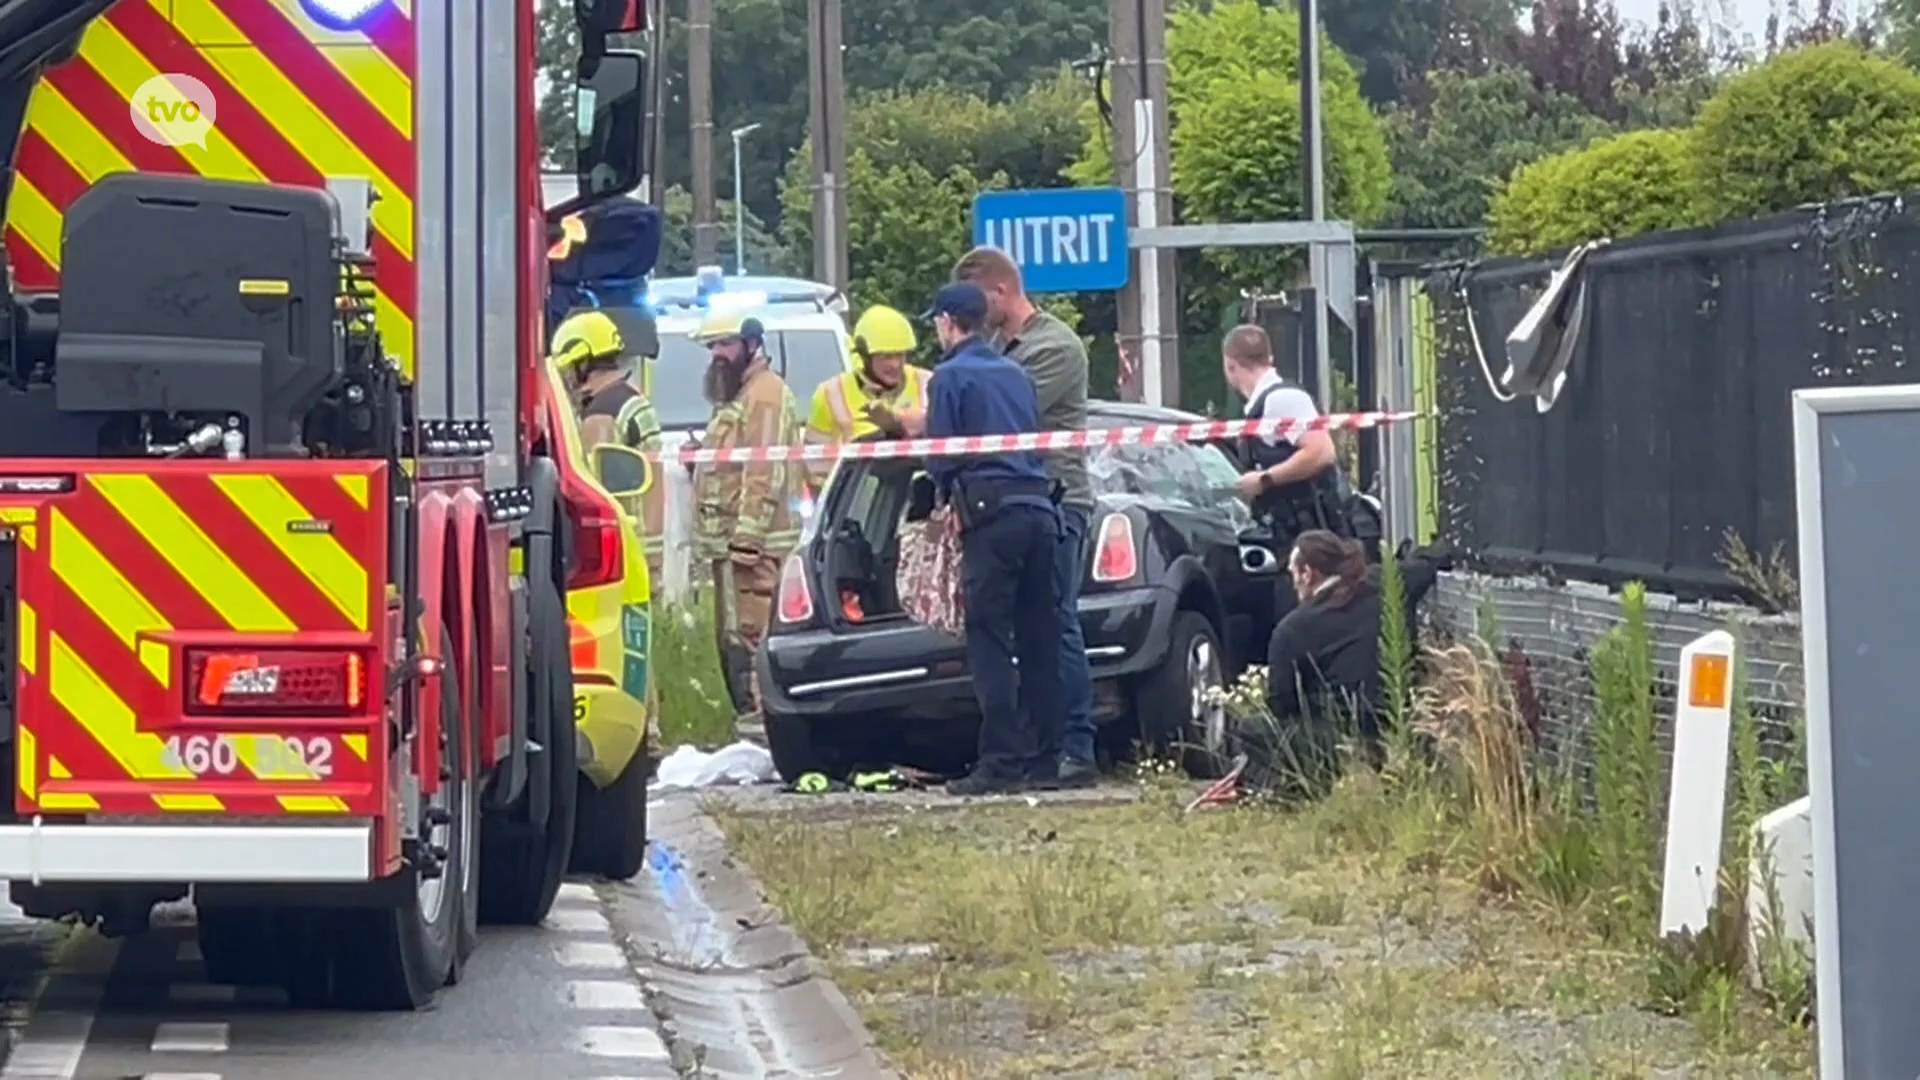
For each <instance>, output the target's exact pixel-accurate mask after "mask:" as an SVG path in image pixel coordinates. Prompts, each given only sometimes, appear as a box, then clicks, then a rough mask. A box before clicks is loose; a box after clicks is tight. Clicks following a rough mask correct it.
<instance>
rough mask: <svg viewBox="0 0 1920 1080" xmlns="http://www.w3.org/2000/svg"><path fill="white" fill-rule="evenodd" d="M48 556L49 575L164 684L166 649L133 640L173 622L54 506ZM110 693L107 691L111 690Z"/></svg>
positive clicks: (155, 743)
mask: <svg viewBox="0 0 1920 1080" xmlns="http://www.w3.org/2000/svg"><path fill="white" fill-rule="evenodd" d="M47 561H48V565H49V566H50V567H51V568H52V570H53V572H54V575H55V576H57V577H58V578H60V580H62V581H64V582H66V583H67V587H68V588H69V589H72V590H73V595H74V596H75V597H77V598H78V599H79V600H80V602H81V603H83V604H85V605H86V606H87V607H88V608H90V609H92V611H93V613H94V614H95V615H97V616H99V617H100V622H101V623H102V624H103V625H104V626H106V627H107V628H108V629H109V630H112V631H113V632H114V633H115V634H116V635H118V636H119V638H120V640H121V641H124V642H126V644H127V648H128V649H129V650H132V651H134V652H136V653H137V654H138V655H139V657H140V662H141V663H142V664H144V665H145V666H146V668H147V670H148V671H151V672H153V676H154V678H156V679H158V680H159V681H160V682H161V684H162V685H165V684H166V683H167V682H168V681H169V678H170V675H171V673H170V672H168V670H167V662H166V661H167V658H166V651H165V650H164V649H162V650H160V651H159V652H158V653H157V654H156V653H155V652H154V651H153V650H150V649H142V648H139V645H138V642H139V635H140V634H142V633H150V632H153V631H156V630H158V631H165V630H170V629H172V626H171V625H170V624H169V623H168V622H167V620H166V619H165V618H163V617H162V616H161V614H160V612H159V611H157V610H155V609H154V606H153V605H152V604H150V603H148V602H147V598H146V597H144V596H141V595H140V593H139V591H138V590H136V589H135V588H134V587H133V583H132V582H129V581H128V580H127V579H126V577H125V576H124V575H122V574H121V573H120V570H119V568H117V567H115V566H114V565H113V563H112V562H111V561H110V560H109V559H108V558H107V557H106V556H105V555H102V554H101V553H100V549H99V548H96V547H94V546H93V541H91V540H89V539H87V537H86V534H85V533H82V532H81V531H80V530H79V529H77V528H75V527H74V525H73V522H71V521H69V520H67V515H65V514H63V513H61V512H60V511H59V510H58V509H55V510H54V511H53V553H52V555H51V556H49V557H48V560H47ZM156 665H157V666H156ZM57 677H58V676H56V678H57ZM109 696H112V694H111V692H109ZM114 700H115V701H116V702H117V701H118V700H119V699H118V698H117V697H116V698H114ZM122 708H125V706H122ZM74 716H75V717H76V718H77V719H80V720H81V721H82V722H83V723H85V722H87V719H88V718H87V717H85V716H83V715H82V714H80V713H78V712H76V713H74ZM129 717H131V714H129ZM129 722H131V720H129ZM154 745H155V746H156V747H158V746H159V741H158V740H155V742H154ZM109 749H111V748H109Z"/></svg>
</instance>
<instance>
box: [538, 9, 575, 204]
mask: <svg viewBox="0 0 1920 1080" xmlns="http://www.w3.org/2000/svg"><path fill="white" fill-rule="evenodd" d="M578 30H579V27H578V26H576V25H575V23H574V20H573V0H540V6H539V7H538V8H536V9H535V10H534V39H533V57H534V64H535V65H536V66H537V67H538V69H539V71H540V74H541V75H543V76H545V78H546V85H545V86H544V87H542V88H541V91H540V146H541V148H542V149H543V150H544V151H545V152H546V157H547V163H548V164H549V165H551V166H552V167H553V168H556V169H571V168H573V154H574V135H573V132H574V123H573V65H574V63H575V62H576V61H577V60H578V59H579V57H580V35H579V33H578Z"/></svg>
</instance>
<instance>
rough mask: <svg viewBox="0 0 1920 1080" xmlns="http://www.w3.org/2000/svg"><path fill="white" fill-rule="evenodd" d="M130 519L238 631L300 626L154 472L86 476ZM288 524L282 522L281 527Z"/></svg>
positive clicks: (290, 629) (278, 630)
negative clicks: (241, 567) (154, 477)
mask: <svg viewBox="0 0 1920 1080" xmlns="http://www.w3.org/2000/svg"><path fill="white" fill-rule="evenodd" d="M87 482H88V483H90V484H92V485H93V487H94V490H96V491H98V492H99V493H100V495H101V497H103V498H105V499H106V500H107V502H109V503H111V504H112V505H113V508H114V509H115V510H118V511H119V512H120V516H121V517H123V518H125V519H127V523H128V524H129V525H131V526H133V527H134V528H135V529H137V530H138V531H139V532H140V533H141V534H142V535H144V536H145V537H146V538H147V539H148V540H149V541H151V542H152V543H153V546H154V548H155V549H156V550H157V551H159V553H160V557H161V558H163V559H165V560H166V561H167V562H168V564H169V565H171V566H172V567H173V568H174V569H175V570H178V571H179V572H180V576H181V577H182V578H185V579H186V581H187V582H188V583H189V584H191V585H192V586H193V588H194V591H195V592H198V593H199V594H200V595H201V596H202V597H203V598H205V599H206V601H207V604H208V605H209V606H210V607H212V608H213V610H215V611H217V612H219V613H220V617H221V618H223V619H225V620H227V622H228V623H229V624H231V625H232V626H233V628H234V629H236V630H241V631H249V632H259V633H291V632H293V631H295V630H297V629H299V627H297V626H295V625H294V623H293V620H292V619H289V618H287V616H286V613H285V612H283V611H281V610H280V608H279V607H278V606H276V605H275V604H274V602H273V601H272V600H271V599H270V598H269V597H268V596H267V594H266V593H264V592H262V591H261V590H260V586H258V585H255V584H254V583H253V579H252V578H249V577H248V576H247V575H246V574H244V573H242V572H241V571H240V568H239V567H238V566H235V565H234V564H233V560H232V559H231V558H229V557H228V556H227V554H226V552H224V551H221V550H220V547H219V545H218V544H215V543H214V542H213V539H212V538H211V537H209V536H208V535H207V534H206V532H205V531H204V530H202V529H201V528H200V526H199V525H198V524H197V523H196V522H195V521H194V520H193V519H192V518H190V517H188V516H187V514H186V511H184V510H182V509H180V504H178V503H176V502H174V501H173V499H172V498H171V497H170V496H168V495H167V493H166V492H164V491H162V490H160V485H159V484H157V483H155V482H154V480H153V477H151V476H143V475H140V474H138V473H115V474H105V473H102V474H96V475H94V476H90V477H88V478H87ZM282 528H283V529H284V526H282Z"/></svg>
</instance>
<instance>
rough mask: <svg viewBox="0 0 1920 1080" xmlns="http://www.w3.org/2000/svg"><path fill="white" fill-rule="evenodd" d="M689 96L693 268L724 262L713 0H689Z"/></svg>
mask: <svg viewBox="0 0 1920 1080" xmlns="http://www.w3.org/2000/svg"><path fill="white" fill-rule="evenodd" d="M687 96H688V101H687V105H688V110H689V112H690V114H691V117H692V120H693V123H692V124H691V127H692V136H693V140H692V141H693V265H694V266H696V267H701V266H713V265H715V264H717V263H718V262H719V261H720V230H719V226H718V223H717V222H716V221H715V220H714V219H715V216H716V214H715V207H714V200H713V0H687Z"/></svg>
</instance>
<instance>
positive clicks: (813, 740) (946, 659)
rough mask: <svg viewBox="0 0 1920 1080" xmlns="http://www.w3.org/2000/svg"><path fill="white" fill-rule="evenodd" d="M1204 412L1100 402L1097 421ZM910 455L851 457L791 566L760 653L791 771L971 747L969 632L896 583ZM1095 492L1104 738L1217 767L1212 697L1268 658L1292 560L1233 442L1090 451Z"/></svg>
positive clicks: (939, 762) (1093, 567) (910, 514)
mask: <svg viewBox="0 0 1920 1080" xmlns="http://www.w3.org/2000/svg"><path fill="white" fill-rule="evenodd" d="M1200 419H1202V418H1201V417H1197V416H1194V415H1192V414H1189V413H1183V412H1177V411H1174V410H1170V409H1162V408H1156V407H1151V406H1143V405H1127V404H1119V403H1113V402H1093V403H1090V406H1089V417H1088V424H1089V426H1092V427H1130V426H1135V425H1143V424H1182V423H1190V422H1193V421H1196V420H1200ZM920 466H921V463H920V462H918V461H914V460H907V459H893V460H870V461H858V460H848V461H845V462H842V463H841V465H840V467H839V469H838V470H837V471H836V472H835V474H834V476H833V479H832V480H831V481H830V482H829V483H828V485H827V489H826V491H825V492H824V493H823V496H822V499H821V503H820V506H819V513H818V517H817V518H816V519H815V520H814V521H813V523H812V527H811V529H810V531H809V534H808V536H807V538H806V539H804V540H803V542H802V544H801V546H800V548H799V550H798V551H797V552H796V553H795V554H794V556H793V557H792V558H791V559H789V560H788V562H787V565H786V567H785V570H784V572H783V573H782V575H781V581H780V589H779V595H778V597H777V599H776V603H775V608H774V619H773V625H772V627H771V629H770V632H769V634H768V636H767V639H766V645H765V648H764V649H763V650H761V653H760V657H759V665H760V679H761V689H762V696H763V698H764V705H765V715H766V728H767V738H768V742H769V744H770V746H771V749H772V752H773V758H774V763H775V765H776V766H777V767H778V769H779V771H780V774H781V776H782V777H783V778H785V779H787V780H789V781H792V780H793V779H795V778H797V777H798V776H799V775H801V774H803V773H808V772H824V773H827V774H828V775H843V774H845V773H846V772H847V771H849V770H850V769H853V768H856V767H862V766H877V765H885V764H911V765H916V766H920V767H923V768H929V769H934V770H937V771H941V772H954V771H958V770H959V769H961V768H964V767H965V765H966V764H967V763H968V762H969V761H970V760H971V758H972V755H973V748H974V738H975V734H976V731H977V728H978V724H979V709H978V706H977V705H976V703H975V700H974V695H973V684H972V681H971V679H970V677H969V675H968V672H967V659H966V650H965V648H964V646H963V645H962V643H961V641H960V640H959V639H958V638H956V637H954V636H952V635H949V634H946V633H943V632H940V631H936V630H933V629H931V628H929V627H927V626H924V625H921V624H919V623H916V622H914V621H912V620H910V619H909V618H907V617H906V616H905V615H904V614H903V613H902V611H901V605H900V597H899V594H898V589H897V586H896V580H897V577H898V569H899V565H900V537H901V532H902V526H903V525H904V524H906V523H907V522H909V521H913V520H919V519H923V518H925V517H926V515H927V514H928V513H930V512H931V510H932V505H933V493H932V484H931V482H930V481H929V480H928V479H927V478H926V476H925V474H924V473H922V472H921V470H920ZM1088 466H1089V472H1090V473H1091V474H1092V477H1093V485H1094V491H1095V495H1096V496H1097V500H1098V503H1099V505H1098V507H1097V509H1096V510H1095V512H1094V514H1093V517H1092V519H1091V521H1090V522H1089V525H1088V530H1087V531H1088V537H1087V546H1088V551H1087V559H1086V563H1087V579H1086V583H1085V588H1084V591H1083V592H1082V594H1081V599H1080V622H1081V625H1082V627H1083V628H1084V630H1085V634H1086V644H1087V657H1088V659H1089V661H1090V662H1091V663H1092V667H1093V678H1094V711H1095V715H1096V718H1097V721H1098V723H1099V724H1100V727H1101V731H1102V746H1103V750H1104V751H1105V752H1106V753H1107V754H1109V755H1110V756H1119V755H1121V754H1123V753H1124V752H1125V751H1127V750H1128V749H1131V748H1132V747H1133V746H1134V745H1136V744H1143V745H1145V746H1148V747H1150V748H1152V749H1154V750H1155V751H1156V752H1158V753H1161V754H1163V755H1165V754H1171V753H1176V752H1178V753H1182V756H1183V758H1184V760H1185V761H1186V763H1187V765H1188V767H1189V768H1190V769H1193V770H1194V771H1196V772H1207V771H1210V770H1211V769H1212V768H1214V767H1217V764H1218V754H1217V751H1218V750H1219V749H1220V747H1221V745H1222V729H1223V724H1224V715H1223V713H1222V711H1221V710H1220V709H1219V708H1218V707H1217V706H1214V705H1212V704H1210V703H1209V702H1208V700H1207V691H1209V690H1211V689H1213V688H1215V687H1219V686H1221V685H1223V683H1224V682H1225V681H1226V680H1228V679H1231V678H1232V677H1233V676H1235V675H1236V674H1238V672H1239V671H1240V670H1241V669H1242V668H1243V667H1245V666H1246V665H1247V664H1248V663H1250V662H1254V661H1256V660H1260V659H1263V658H1264V656H1265V651H1266V642H1267V637H1268V635H1269V634H1270V633H1271V632H1272V627H1273V623H1274V619H1275V613H1274V604H1275V594H1276V585H1277V582H1278V579H1279V578H1280V577H1281V576H1282V567H1281V565H1280V562H1279V560H1278V559H1276V558H1275V556H1274V553H1273V551H1272V550H1271V548H1270V547H1269V539H1270V538H1268V537H1266V536H1265V535H1263V534H1262V533H1261V532H1260V531H1259V530H1257V529H1256V528H1255V526H1254V523H1253V521H1252V519H1251V517H1250V515H1249V513H1248V511H1247V507H1246V505H1245V504H1244V503H1243V502H1241V501H1240V499H1239V497H1238V495H1237V494H1236V493H1235V489H1234V483H1235V481H1236V480H1237V479H1238V477H1239V475H1240V473H1241V472H1242V469H1243V467H1242V464H1241V461H1240V456H1239V450H1238V447H1237V445H1236V444H1232V443H1220V444H1181V445H1162V446H1137V445H1136V446H1121V447H1110V448H1103V449H1097V450H1091V451H1088Z"/></svg>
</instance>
